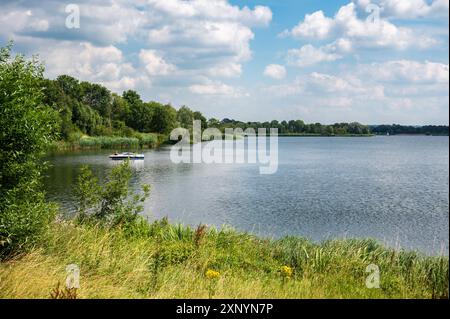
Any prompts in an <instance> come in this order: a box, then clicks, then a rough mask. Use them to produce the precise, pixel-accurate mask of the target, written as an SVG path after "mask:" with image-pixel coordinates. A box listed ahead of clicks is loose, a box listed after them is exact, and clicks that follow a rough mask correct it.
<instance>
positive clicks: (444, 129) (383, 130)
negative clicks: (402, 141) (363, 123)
mask: <svg viewBox="0 0 450 319" xmlns="http://www.w3.org/2000/svg"><path fill="white" fill-rule="evenodd" d="M370 130H371V131H372V133H373V134H377V135H387V134H389V135H397V134H422V135H445V136H448V131H449V130H448V126H444V125H426V126H405V125H398V124H392V125H377V126H370Z"/></svg>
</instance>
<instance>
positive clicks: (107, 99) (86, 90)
mask: <svg viewBox="0 0 450 319" xmlns="http://www.w3.org/2000/svg"><path fill="white" fill-rule="evenodd" d="M81 88H82V92H83V98H82V102H83V103H84V104H87V105H89V106H90V107H92V108H93V109H94V110H96V111H97V112H98V113H99V114H100V115H101V116H102V117H103V118H104V119H105V121H103V122H104V123H103V124H105V125H106V126H108V127H111V110H112V98H111V93H110V92H109V90H108V89H107V88H105V87H103V86H101V85H99V84H92V83H89V82H82V83H81Z"/></svg>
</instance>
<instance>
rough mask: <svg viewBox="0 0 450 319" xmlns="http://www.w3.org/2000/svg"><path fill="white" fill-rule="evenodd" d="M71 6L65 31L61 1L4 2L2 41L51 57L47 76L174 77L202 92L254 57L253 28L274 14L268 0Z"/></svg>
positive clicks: (127, 80) (121, 81)
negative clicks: (263, 2)
mask: <svg viewBox="0 0 450 319" xmlns="http://www.w3.org/2000/svg"><path fill="white" fill-rule="evenodd" d="M76 4H77V5H78V6H79V8H80V14H81V16H80V24H81V25H80V28H79V29H68V28H66V26H65V20H66V17H67V13H66V12H65V7H66V3H61V2H58V1H55V0H43V1H40V2H39V3H38V2H34V1H21V2H14V1H5V2H2V3H0V11H1V12H2V15H1V16H0V39H2V40H7V39H10V38H12V39H14V40H15V42H16V44H18V45H19V46H20V47H21V48H25V50H28V52H25V53H30V54H31V53H40V54H41V57H42V58H44V59H46V60H47V61H48V63H47V74H48V75H50V76H54V75H58V74H61V73H64V74H71V75H74V76H78V77H80V78H82V79H85V80H92V81H97V82H99V83H103V84H111V85H113V86H114V87H121V86H136V85H139V83H141V84H142V83H145V84H146V85H149V83H157V82H158V81H169V79H168V78H170V77H173V81H172V82H173V83H175V84H177V85H181V86H184V87H187V88H189V86H190V85H194V91H201V87H197V86H195V85H197V83H200V82H208V81H210V82H211V83H216V82H214V81H215V79H216V78H235V77H239V76H240V75H241V74H242V64H243V63H244V62H246V61H248V60H250V59H251V58H252V50H251V48H250V42H251V41H252V40H253V38H254V33H253V28H256V27H266V26H267V25H268V24H269V23H270V21H271V20H272V11H271V10H270V9H269V8H268V7H266V6H255V7H253V8H249V7H247V6H244V7H240V6H237V5H232V4H230V3H229V1H227V0H208V1H205V0H191V1H184V0H145V1H144V0H92V1H88V0H79V1H77V2H76ZM128 43H133V45H132V46H128V48H131V52H130V49H128V50H126V53H123V52H121V51H120V49H119V48H120V47H122V46H127V44H128ZM50 48H51V49H52V50H50ZM133 50H134V51H133ZM124 52H125V51H124ZM86 55H87V56H86ZM91 55H92V56H91ZM100 56H102V57H100ZM136 57H137V58H136ZM86 59H87V60H86ZM166 83H167V82H166ZM171 85H174V84H171ZM208 85H211V84H208ZM213 87H214V89H210V90H209V92H213V91H217V92H219V91H221V92H231V91H230V90H228V88H227V86H226V85H225V84H224V85H223V86H220V85H217V84H215V85H213ZM199 88H200V89H199ZM205 91H207V92H208V89H206V90H205Z"/></svg>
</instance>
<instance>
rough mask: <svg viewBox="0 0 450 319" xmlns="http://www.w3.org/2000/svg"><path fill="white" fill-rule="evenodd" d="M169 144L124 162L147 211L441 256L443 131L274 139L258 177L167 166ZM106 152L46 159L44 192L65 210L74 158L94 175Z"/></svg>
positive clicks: (69, 205) (444, 244)
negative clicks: (367, 240)
mask: <svg viewBox="0 0 450 319" xmlns="http://www.w3.org/2000/svg"><path fill="white" fill-rule="evenodd" d="M169 152H170V150H169V149H167V148H165V149H164V148H163V149H161V150H157V151H147V152H146V153H145V156H146V157H145V161H142V162H135V163H134V164H133V172H134V173H133V180H132V187H134V188H136V189H137V188H138V187H139V185H140V184H142V183H148V184H151V185H152V194H151V197H150V199H149V201H148V202H147V203H146V214H147V215H149V216H150V217H151V218H161V217H164V216H168V217H169V219H170V220H171V221H172V222H183V223H186V224H192V225H196V224H199V223H206V224H210V225H217V226H221V225H224V224H227V225H231V226H233V227H234V228H236V229H239V230H244V231H251V232H253V233H256V234H260V235H264V236H274V237H280V236H284V235H298V236H304V237H308V238H311V239H313V240H317V241H319V240H324V239H331V238H342V237H372V238H377V239H379V240H380V241H381V242H383V243H385V244H388V245H390V246H393V247H403V248H408V249H418V250H420V251H423V252H425V253H428V254H438V253H444V254H446V255H448V238H449V230H448V227H449V197H448V186H449V185H448V184H449V166H448V160H449V139H448V137H426V136H414V137H412V136H394V137H392V136H391V137H373V138H351V137H348V138H338V137H335V138H327V137H318V138H314V137H308V138H299V137H284V138H280V139H279V168H278V172H277V173H276V174H274V175H260V174H259V166H258V165H255V164H240V165H236V164H234V165H230V164H220V165H217V164H214V165H211V164H209V165H208V164H192V165H191V164H181V165H176V164H173V163H172V162H171V161H170V157H169ZM107 155H108V151H106V152H105V151H95V152H82V153H71V154H65V155H57V156H52V157H50V158H49V161H50V162H51V163H52V165H53V166H52V167H51V169H50V170H49V171H48V177H47V178H46V180H45V184H46V189H47V192H48V196H49V198H50V199H52V200H55V201H57V202H59V203H60V204H61V206H62V207H63V208H64V210H65V211H66V212H68V213H70V212H73V210H74V205H73V194H72V186H73V184H74V183H75V180H76V176H77V174H78V171H79V168H80V166H81V165H83V164H89V165H90V166H91V167H92V168H93V170H94V171H95V172H96V173H97V174H99V176H101V177H102V178H103V177H104V176H106V174H107V173H108V172H109V170H110V169H111V168H112V167H113V165H115V164H114V163H113V162H112V161H110V160H109V159H108V157H107Z"/></svg>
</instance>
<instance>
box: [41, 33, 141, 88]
mask: <svg viewBox="0 0 450 319" xmlns="http://www.w3.org/2000/svg"><path fill="white" fill-rule="evenodd" d="M40 55H41V57H42V58H43V59H44V60H45V61H47V63H46V72H47V75H48V76H49V77H51V78H54V77H56V76H58V75H61V74H68V75H71V76H74V77H77V78H79V79H82V80H85V81H91V82H95V83H101V84H104V85H105V86H106V87H108V88H109V89H112V90H117V91H121V90H126V89H132V88H134V87H135V86H136V85H138V83H145V84H147V85H149V84H150V82H149V79H148V78H147V77H145V76H142V75H140V74H138V73H137V71H136V69H135V68H134V67H133V66H132V65H131V64H130V63H128V62H126V60H125V59H124V56H123V54H122V52H121V51H120V50H119V49H118V48H116V47H114V46H107V47H98V46H94V45H92V44H90V43H87V42H83V43H80V44H74V43H72V42H68V41H63V42H60V41H58V42H52V43H51V45H50V46H49V47H47V48H42V49H41V50H40Z"/></svg>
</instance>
